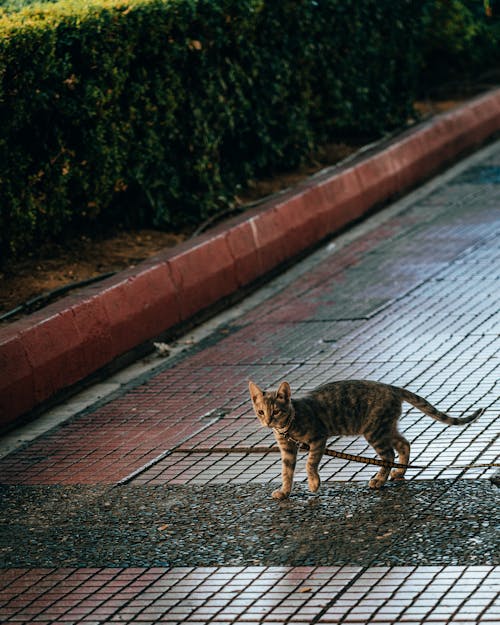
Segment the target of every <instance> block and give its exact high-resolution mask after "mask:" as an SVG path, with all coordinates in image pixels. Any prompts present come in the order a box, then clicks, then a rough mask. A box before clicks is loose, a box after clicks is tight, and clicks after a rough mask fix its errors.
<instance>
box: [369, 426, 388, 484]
mask: <svg viewBox="0 0 500 625" xmlns="http://www.w3.org/2000/svg"><path fill="white" fill-rule="evenodd" d="M365 438H366V440H367V441H368V443H370V445H371V446H372V447H373V449H374V450H375V451H376V452H377V454H378V455H379V456H380V458H381V459H382V460H385V461H386V462H394V457H395V454H394V449H393V448H392V446H391V441H390V439H387V440H385V439H382V440H374V439H373V438H371V437H370V435H366V434H365ZM390 472H391V469H390V467H380V470H379V472H378V473H377V474H376V475H374V476H373V477H372V479H371V480H370V481H369V482H368V486H369V487H370V488H381V487H382V486H383V485H384V484H385V483H386V482H387V478H388V477H389V473H390Z"/></svg>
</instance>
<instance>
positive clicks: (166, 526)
mask: <svg viewBox="0 0 500 625" xmlns="http://www.w3.org/2000/svg"><path fill="white" fill-rule="evenodd" d="M167 528H168V525H167V524H166V523H165V525H160V527H159V528H158V531H159V532H163V530H166V529H167Z"/></svg>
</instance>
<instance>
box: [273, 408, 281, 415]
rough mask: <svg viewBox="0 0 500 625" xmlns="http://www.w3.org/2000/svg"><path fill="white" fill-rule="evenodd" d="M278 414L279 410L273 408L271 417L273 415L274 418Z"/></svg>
mask: <svg viewBox="0 0 500 625" xmlns="http://www.w3.org/2000/svg"><path fill="white" fill-rule="evenodd" d="M280 413H281V410H280V409H279V408H275V409H274V410H273V415H274V416H277V415H279V414H280Z"/></svg>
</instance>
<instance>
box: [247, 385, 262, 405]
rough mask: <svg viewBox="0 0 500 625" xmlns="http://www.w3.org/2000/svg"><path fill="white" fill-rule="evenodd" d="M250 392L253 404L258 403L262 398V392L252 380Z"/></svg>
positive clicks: (249, 387) (249, 386)
mask: <svg viewBox="0 0 500 625" xmlns="http://www.w3.org/2000/svg"><path fill="white" fill-rule="evenodd" d="M248 390H249V391H250V397H251V398H252V401H253V402H256V401H257V399H258V398H259V397H262V391H261V390H260V388H259V387H258V386H257V384H254V383H253V382H252V380H249V381H248Z"/></svg>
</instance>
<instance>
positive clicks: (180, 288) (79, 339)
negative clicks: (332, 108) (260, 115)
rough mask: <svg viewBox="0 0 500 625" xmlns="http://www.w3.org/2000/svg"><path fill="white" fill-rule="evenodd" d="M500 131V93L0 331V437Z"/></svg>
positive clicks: (401, 136) (463, 108)
mask: <svg viewBox="0 0 500 625" xmlns="http://www.w3.org/2000/svg"><path fill="white" fill-rule="evenodd" d="M499 130H500V89H496V90H494V91H492V92H490V93H488V94H486V95H484V96H481V97H479V98H475V99H473V100H471V101H470V102H468V103H466V104H465V105H463V106H461V107H459V108H457V109H455V110H453V111H451V112H449V113H445V114H443V115H439V116H437V117H434V118H433V119H431V120H430V121H428V122H425V123H423V124H421V125H419V126H417V127H416V128H415V129H413V130H411V131H408V132H405V133H404V134H402V135H400V136H398V137H397V138H396V139H395V140H393V141H391V142H390V143H389V144H388V145H387V144H386V145H385V146H383V147H382V148H380V149H378V150H376V151H375V152H373V153H371V154H367V155H366V156H365V157H363V158H361V159H359V160H357V161H355V162H353V163H352V164H350V165H346V166H344V167H342V168H338V169H333V170H332V171H330V172H328V171H326V172H324V173H322V174H320V175H318V176H313V177H312V178H310V179H308V180H307V181H306V182H304V183H302V184H300V185H299V186H298V187H296V188H295V189H293V190H291V191H289V192H287V193H286V194H284V195H282V196H280V197H278V198H276V199H272V200H270V201H269V202H266V203H264V204H263V205H261V206H260V207H259V208H257V209H254V210H252V211H250V212H248V213H245V214H244V215H242V216H241V217H238V218H236V219H234V220H232V221H230V222H229V223H225V224H224V225H223V226H220V227H218V228H215V229H214V230H212V231H211V232H209V233H207V234H205V235H202V236H199V237H197V238H196V239H193V240H191V241H188V242H186V243H185V244H182V245H180V246H177V247H176V248H174V249H172V250H168V251H165V252H163V253H160V254H158V255H157V256H155V257H154V258H152V259H149V260H148V261H145V262H143V263H141V264H140V265H138V266H137V267H135V268H134V269H130V270H127V271H124V272H120V273H119V274H117V275H115V276H113V277H112V278H109V279H107V280H106V281H104V282H101V283H99V284H98V285H96V286H92V287H88V288H86V289H84V290H82V291H81V292H80V293H79V294H78V295H73V296H69V297H66V298H64V299H62V300H60V301H58V302H56V303H54V304H52V305H50V306H48V307H46V308H45V309H43V310H42V311H40V312H38V313H35V314H33V315H30V316H29V317H27V318H25V319H22V320H20V321H17V322H14V323H12V324H9V325H7V326H5V327H3V328H1V329H0V427H4V426H7V425H8V424H10V423H12V422H13V421H14V420H15V419H16V418H18V417H19V416H21V415H23V414H25V413H27V412H29V411H30V410H32V409H33V408H35V407H36V406H38V405H40V404H41V403H43V402H45V401H46V400H48V399H49V398H51V397H53V396H54V395H55V394H56V393H58V392H59V391H61V390H62V389H65V388H68V387H70V386H71V385H73V384H75V383H77V382H79V381H81V380H83V379H85V378H87V377H88V376H89V375H91V374H92V373H94V372H96V371H97V370H99V369H100V368H101V367H103V366H104V365H106V364H108V363H110V362H112V361H113V359H115V358H117V357H118V356H120V355H122V354H124V353H126V352H127V351H129V350H131V349H132V348H134V347H136V346H138V345H140V344H141V343H144V342H146V341H148V340H151V339H152V338H154V337H156V336H158V335H159V334H161V333H162V332H164V331H166V330H168V329H169V328H172V327H174V326H176V325H177V324H179V323H181V322H184V321H187V320H188V319H189V318H191V317H192V316H193V315H194V314H196V313H198V312H200V311H202V310H203V309H205V308H207V307H209V306H211V305H213V304H215V303H216V302H217V301H219V300H221V299H222V298H224V297H226V296H228V295H230V294H231V293H234V292H235V291H236V290H237V289H238V288H240V287H244V286H247V285H249V284H250V283H251V282H252V281H254V280H255V279H256V278H258V277H259V276H262V275H264V274H265V273H267V272H269V271H270V270H272V269H274V268H275V267H277V266H278V265H279V264H280V263H282V262H284V261H286V260H287V259H290V258H292V257H293V256H295V255H297V254H299V253H300V252H302V251H304V250H306V249H307V248H308V247H311V246H312V245H314V244H315V243H317V242H319V241H320V240H321V239H323V238H325V237H326V236H328V235H330V234H332V233H333V232H335V231H336V230H338V229H339V228H341V227H343V226H345V225H346V224H348V223H350V222H352V221H354V220H355V219H357V218H359V217H361V216H362V215H364V214H365V213H367V212H368V211H369V210H370V209H372V208H373V207H374V206H376V205H378V204H381V203H382V202H385V201H387V200H388V199H389V198H391V197H392V196H395V195H398V194H401V193H402V192H403V191H406V190H408V189H410V188H411V187H413V186H415V185H417V184H418V183H419V182H422V181H423V180H425V179H426V178H428V177H429V176H430V175H431V174H433V173H435V172H437V171H438V170H439V169H441V168H442V167H444V166H445V165H447V164H449V163H451V162H452V161H453V160H455V159H457V158H458V157H459V156H460V155H462V154H463V153H465V152H467V151H470V150H472V149H473V148H475V147H477V146H479V145H480V144H481V143H482V142H484V141H485V140H486V139H487V138H488V137H489V136H491V135H492V134H494V133H495V132H497V131H499Z"/></svg>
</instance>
